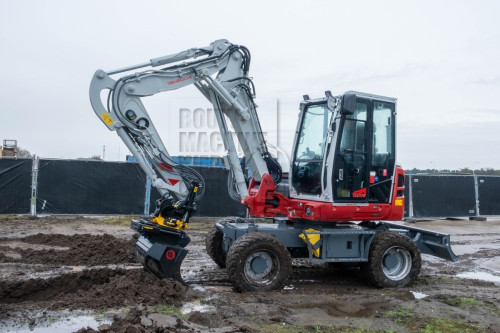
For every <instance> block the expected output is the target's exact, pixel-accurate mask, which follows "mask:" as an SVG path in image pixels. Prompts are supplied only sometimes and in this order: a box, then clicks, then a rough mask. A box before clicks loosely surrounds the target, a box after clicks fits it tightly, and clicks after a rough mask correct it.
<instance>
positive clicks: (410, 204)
mask: <svg viewBox="0 0 500 333" xmlns="http://www.w3.org/2000/svg"><path fill="white" fill-rule="evenodd" d="M411 178H412V174H411V173H410V174H409V175H408V196H409V198H408V217H409V218H410V219H413V185H412V179H411Z"/></svg>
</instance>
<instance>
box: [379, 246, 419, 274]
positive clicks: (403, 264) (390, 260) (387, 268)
mask: <svg viewBox="0 0 500 333" xmlns="http://www.w3.org/2000/svg"><path fill="white" fill-rule="evenodd" d="M411 267H412V261H411V255H410V253H409V252H408V251H407V250H406V249H404V248H401V247H391V248H389V249H388V250H387V251H385V253H384V256H383V260H382V270H383V272H384V274H385V276H387V278H389V279H391V280H393V281H397V280H401V279H403V278H405V277H406V276H407V275H408V274H409V273H410V271H411Z"/></svg>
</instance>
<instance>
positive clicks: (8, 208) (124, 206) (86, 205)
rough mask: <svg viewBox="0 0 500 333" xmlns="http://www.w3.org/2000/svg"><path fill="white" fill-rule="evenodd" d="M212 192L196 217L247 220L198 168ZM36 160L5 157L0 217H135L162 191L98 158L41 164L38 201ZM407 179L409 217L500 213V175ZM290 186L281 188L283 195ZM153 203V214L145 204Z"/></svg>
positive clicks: (217, 171) (221, 186)
mask: <svg viewBox="0 0 500 333" xmlns="http://www.w3.org/2000/svg"><path fill="white" fill-rule="evenodd" d="M194 169H196V170H197V171H198V172H199V173H200V174H201V175H202V176H203V178H204V179H205V183H206V192H205V196H204V197H203V199H202V200H200V201H199V202H198V203H197V208H198V209H197V212H196V213H195V216H207V217H208V216H212V217H218V216H245V214H246V208H245V207H244V206H243V205H242V204H241V203H239V202H238V201H235V200H232V199H231V198H230V197H229V194H228V190H227V175H228V171H227V170H225V169H224V168H219V167H194ZM32 170H33V160H32V159H14V158H12V159H11V158H0V214H29V213H30V205H31V204H32V203H36V206H35V207H33V208H36V213H37V214H89V215H91V214H97V215H99V214H133V215H143V214H148V213H150V212H152V211H153V210H154V208H155V204H154V203H155V200H156V199H158V198H159V197H160V195H159V193H158V191H157V190H156V189H154V188H151V189H150V195H149V196H148V195H147V189H148V183H147V182H146V177H145V175H144V172H143V171H142V170H141V168H140V167H139V165H138V164H137V163H125V162H123V163H121V162H103V161H93V160H59V159H40V160H38V173H35V175H36V174H37V179H35V182H34V183H35V184H36V189H37V196H36V201H35V200H33V199H32V188H31V187H32V183H33V175H32ZM475 179H476V178H475V176H473V175H466V176H455V175H441V176H440V175H411V177H410V175H407V176H406V178H405V216H410V217H417V218H418V217H461V216H475V215H478V212H477V211H476V194H477V199H478V202H479V203H478V206H479V213H480V215H500V191H499V190H498V189H499V188H500V177H499V176H477V185H476V183H475ZM286 186H287V185H286V183H285V182H284V183H283V184H280V185H279V188H280V189H281V191H282V192H283V190H284V189H285V190H286ZM148 204H149V205H150V207H149V210H148V209H147V207H146V208H145V206H147V205H148Z"/></svg>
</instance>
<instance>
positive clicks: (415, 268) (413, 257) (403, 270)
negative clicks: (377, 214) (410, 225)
mask: <svg viewBox="0 0 500 333" xmlns="http://www.w3.org/2000/svg"><path fill="white" fill-rule="evenodd" d="M421 265H422V259H421V257H420V250H419V249H418V247H417V246H416V245H415V243H414V242H413V241H412V240H411V239H410V238H409V237H406V236H404V235H401V234H399V233H396V232H391V231H382V232H379V233H377V234H376V235H375V236H374V238H373V241H372V244H371V246H370V253H369V256H368V263H366V264H365V265H364V266H363V273H364V276H365V278H366V279H367V280H368V282H369V283H370V284H372V285H374V286H376V287H379V288H386V287H393V288H394V287H406V286H409V285H411V284H412V283H413V282H414V281H415V279H416V278H417V276H418V274H419V273H420V267H421Z"/></svg>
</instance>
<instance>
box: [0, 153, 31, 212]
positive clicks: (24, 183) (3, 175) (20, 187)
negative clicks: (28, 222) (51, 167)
mask: <svg viewBox="0 0 500 333" xmlns="http://www.w3.org/2000/svg"><path fill="white" fill-rule="evenodd" d="M32 168H33V160H32V159H9V158H0V214H28V213H29V212H30V203H31V181H32V176H31V172H32Z"/></svg>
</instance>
